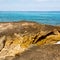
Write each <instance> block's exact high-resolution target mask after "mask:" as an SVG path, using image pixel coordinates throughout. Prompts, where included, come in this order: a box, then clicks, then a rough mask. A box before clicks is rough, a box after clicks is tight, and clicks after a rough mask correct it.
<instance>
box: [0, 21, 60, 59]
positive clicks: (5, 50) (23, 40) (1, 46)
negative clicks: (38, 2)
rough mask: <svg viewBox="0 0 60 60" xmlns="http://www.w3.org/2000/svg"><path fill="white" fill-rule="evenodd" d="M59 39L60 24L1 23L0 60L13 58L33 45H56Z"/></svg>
mask: <svg viewBox="0 0 60 60" xmlns="http://www.w3.org/2000/svg"><path fill="white" fill-rule="evenodd" d="M58 41H60V26H51V25H44V24H39V23H35V22H27V21H21V22H8V23H0V60H9V59H10V60H12V59H13V58H14V59H15V57H16V55H20V54H22V53H24V52H25V51H27V50H28V49H30V48H31V47H33V46H45V45H52V44H53V45H54V44H56V43H57V42H58ZM53 45H52V46H53ZM56 46H57V45H56ZM59 46H60V45H59ZM54 47H55V46H54ZM57 47H58V46H57ZM38 48H39V47H38ZM46 48H47V47H46ZM50 48H51V47H50ZM59 48H60V47H59ZM59 48H58V49H59ZM34 49H36V48H34ZM39 49H40V48H39ZM54 49H55V48H53V50H54ZM59 52H60V51H59ZM32 54H33V52H32ZM48 55H49V54H48ZM27 56H28V55H27ZM29 56H30V55H29ZM29 56H28V57H29ZM42 56H43V55H42ZM7 57H8V58H7ZM11 57H12V58H11ZM19 59H20V56H19ZM49 59H50V58H49ZM17 60H18V59H17ZM20 60H21V59H20ZM35 60H36V59H35ZM50 60H51V59H50Z"/></svg>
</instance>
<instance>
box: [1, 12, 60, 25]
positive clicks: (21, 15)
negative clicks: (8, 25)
mask: <svg viewBox="0 0 60 60" xmlns="http://www.w3.org/2000/svg"><path fill="white" fill-rule="evenodd" d="M19 21H33V22H38V23H43V24H48V25H60V11H0V22H19Z"/></svg>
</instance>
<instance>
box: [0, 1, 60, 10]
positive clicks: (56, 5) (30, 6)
mask: <svg viewBox="0 0 60 60" xmlns="http://www.w3.org/2000/svg"><path fill="white" fill-rule="evenodd" d="M0 11H60V0H0Z"/></svg>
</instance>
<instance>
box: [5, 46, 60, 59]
mask: <svg viewBox="0 0 60 60" xmlns="http://www.w3.org/2000/svg"><path fill="white" fill-rule="evenodd" d="M10 58H11V60H60V45H44V46H38V47H37V46H36V47H32V48H30V49H29V50H27V51H25V52H24V53H22V54H20V55H16V56H15V57H6V59H5V60H9V59H10Z"/></svg>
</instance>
